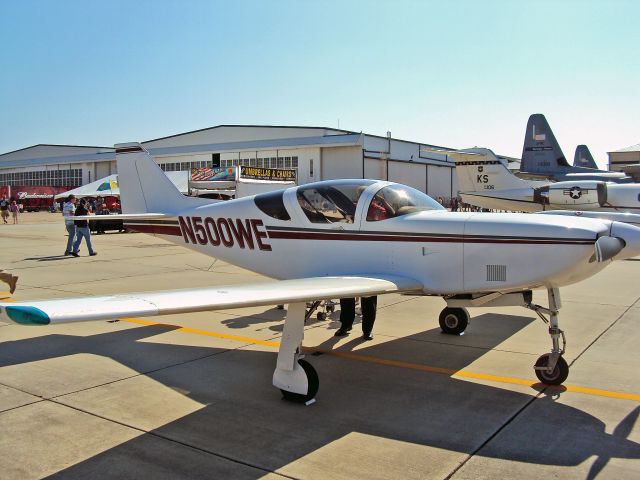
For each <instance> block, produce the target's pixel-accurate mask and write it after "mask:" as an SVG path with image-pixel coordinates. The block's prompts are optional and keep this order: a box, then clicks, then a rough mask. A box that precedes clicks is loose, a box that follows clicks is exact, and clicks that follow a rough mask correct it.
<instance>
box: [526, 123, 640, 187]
mask: <svg viewBox="0 0 640 480" xmlns="http://www.w3.org/2000/svg"><path fill="white" fill-rule="evenodd" d="M578 148H579V149H580V147H578ZM585 149H586V146H585ZM580 151H581V152H583V151H584V149H580ZM587 152H588V149H587ZM576 157H578V150H576ZM589 157H590V158H591V162H593V157H591V154H590V153H589ZM593 165H595V162H593ZM596 167H597V166H596ZM519 176H521V177H529V178H538V179H548V180H553V181H556V182H562V181H571V180H574V181H575V180H595V181H603V182H616V183H629V182H632V181H633V180H632V179H631V178H630V177H628V176H627V175H625V174H624V173H622V172H609V171H606V170H598V169H597V168H595V169H594V168H593V167H587V166H584V165H582V164H580V166H575V162H574V166H571V165H569V163H568V162H567V159H566V158H565V156H564V153H562V149H561V148H560V145H559V144H558V141H557V140H556V137H555V135H554V134H553V131H552V130H551V127H550V126H549V123H548V122H547V119H546V118H545V117H544V115H542V114H541V113H535V114H533V115H531V116H530V117H529V121H528V122H527V130H526V133H525V136H524V145H523V147H522V163H521V164H520V174H519Z"/></svg>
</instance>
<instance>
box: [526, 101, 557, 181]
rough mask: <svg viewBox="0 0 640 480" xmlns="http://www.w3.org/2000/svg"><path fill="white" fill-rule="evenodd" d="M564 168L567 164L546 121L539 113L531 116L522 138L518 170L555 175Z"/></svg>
mask: <svg viewBox="0 0 640 480" xmlns="http://www.w3.org/2000/svg"><path fill="white" fill-rule="evenodd" d="M566 167H569V163H568V162H567V159H566V158H565V156H564V153H562V149H561V148H560V145H558V141H557V140H556V137H555V136H554V135H553V131H552V130H551V127H550V126H549V123H547V119H546V118H544V115H542V114H541V113H535V114H533V115H531V116H530V117H529V121H528V122H527V131H526V133H525V136H524V145H523V147H522V164H521V167H520V170H521V171H523V172H530V173H543V174H547V173H557V172H559V171H561V170H563V169H565V168H566Z"/></svg>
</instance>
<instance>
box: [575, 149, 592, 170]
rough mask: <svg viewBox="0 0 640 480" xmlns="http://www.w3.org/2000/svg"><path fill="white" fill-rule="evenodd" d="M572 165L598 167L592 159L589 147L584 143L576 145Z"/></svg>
mask: <svg viewBox="0 0 640 480" xmlns="http://www.w3.org/2000/svg"><path fill="white" fill-rule="evenodd" d="M573 166H574V167H585V168H593V169H596V170H597V169H598V165H597V164H596V161H595V160H594V159H593V156H592V155H591V152H590V151H589V147H587V146H586V145H578V146H577V147H576V154H575V155H574V157H573Z"/></svg>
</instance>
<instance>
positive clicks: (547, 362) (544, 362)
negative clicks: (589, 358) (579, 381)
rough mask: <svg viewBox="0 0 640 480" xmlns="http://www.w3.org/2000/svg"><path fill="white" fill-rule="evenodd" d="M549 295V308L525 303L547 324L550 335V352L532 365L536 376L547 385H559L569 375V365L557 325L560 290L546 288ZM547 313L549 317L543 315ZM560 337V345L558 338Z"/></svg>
mask: <svg viewBox="0 0 640 480" xmlns="http://www.w3.org/2000/svg"><path fill="white" fill-rule="evenodd" d="M547 293H548V296H549V308H544V307H542V306H540V305H536V304H534V303H529V304H527V305H526V307H527V308H530V309H531V310H533V311H534V312H536V313H537V314H538V316H539V317H540V318H541V319H542V321H543V322H544V323H546V324H548V325H549V335H550V336H551V344H552V346H551V353H545V354H544V355H541V356H540V357H539V358H538V360H537V361H536V364H535V366H534V367H533V368H534V370H535V372H536V377H538V380H540V381H541V382H542V383H546V384H547V385H560V384H562V383H563V382H564V381H565V380H566V379H567V377H568V376H569V365H568V364H567V362H566V360H565V359H564V358H562V355H563V354H564V352H565V347H566V345H567V341H566V338H565V336H564V332H563V331H562V330H560V328H559V327H558V312H559V310H560V307H562V303H561V302H560V291H559V290H558V289H557V288H549V289H547ZM545 315H548V316H549V318H547V317H545ZM561 339H562V347H561V346H560V340H561Z"/></svg>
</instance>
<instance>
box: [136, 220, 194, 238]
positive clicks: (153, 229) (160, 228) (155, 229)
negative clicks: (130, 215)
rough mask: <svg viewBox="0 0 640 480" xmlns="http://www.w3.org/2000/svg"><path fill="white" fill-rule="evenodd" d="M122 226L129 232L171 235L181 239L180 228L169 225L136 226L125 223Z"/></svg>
mask: <svg viewBox="0 0 640 480" xmlns="http://www.w3.org/2000/svg"><path fill="white" fill-rule="evenodd" d="M124 226H125V227H126V228H128V229H129V230H134V231H136V232H141V233H155V234H158V235H172V236H175V237H181V236H182V232H181V231H180V227H178V226H177V225H176V226H171V225H136V224H133V225H132V224H129V223H125V224H124Z"/></svg>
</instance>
